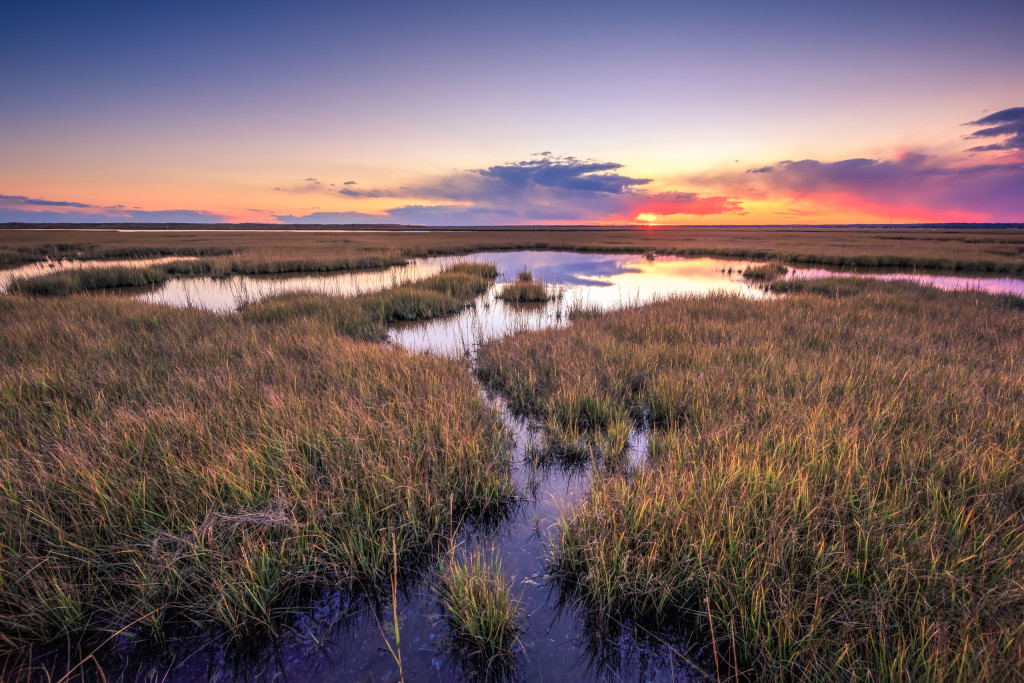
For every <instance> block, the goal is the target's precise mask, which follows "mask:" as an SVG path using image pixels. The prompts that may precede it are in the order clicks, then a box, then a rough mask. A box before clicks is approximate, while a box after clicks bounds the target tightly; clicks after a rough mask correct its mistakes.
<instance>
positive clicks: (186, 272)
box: [9, 251, 406, 296]
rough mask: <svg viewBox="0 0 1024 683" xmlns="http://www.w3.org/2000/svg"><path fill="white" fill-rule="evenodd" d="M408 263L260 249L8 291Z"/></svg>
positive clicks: (68, 290) (51, 279) (57, 276)
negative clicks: (282, 252) (274, 251)
mask: <svg viewBox="0 0 1024 683" xmlns="http://www.w3.org/2000/svg"><path fill="white" fill-rule="evenodd" d="M404 263H406V260H405V258H404V257H402V256H401V255H399V254H396V253H393V252H381V253H371V254H355V253H347V254H341V255H339V254H332V255H308V254H303V255H293V256H290V257H289V256H287V255H285V256H282V255H281V254H274V253H268V252H262V251H254V252H247V253H246V254H245V255H233V256H217V257H208V258H199V259H195V260H187V261H186V260H182V261H170V262H168V263H160V264H153V265H148V266H108V267H98V268H75V269H70V270H63V271H58V272H54V273H45V274H43V275H34V276H29V277H18V278H14V279H12V281H11V284H10V286H9V290H10V291H11V292H13V293H18V294H34V295H42V296H58V295H67V294H75V293H78V292H83V291H88V290H95V289H110V288H116V287H142V286H148V285H154V284H160V283H162V282H163V281H164V280H166V279H167V278H168V277H195V276H204V277H215V278H219V277H229V276H231V275H271V274H282V273H308V272H316V273H324V272H334V271H343V270H360V269H374V268H387V267H389V266H394V265H402V264H404Z"/></svg>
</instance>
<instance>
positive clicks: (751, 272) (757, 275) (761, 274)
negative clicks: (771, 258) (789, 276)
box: [743, 262, 789, 282]
mask: <svg viewBox="0 0 1024 683" xmlns="http://www.w3.org/2000/svg"><path fill="white" fill-rule="evenodd" d="M788 272H789V268H787V267H786V266H784V265H782V264H781V263H776V262H772V263H765V264H764V265H760V266H747V267H746V269H745V270H744V271H743V277H745V278H747V279H748V280H757V281H761V282H771V281H772V280H778V279H779V278H780V277H784V276H785V275H786V273H788Z"/></svg>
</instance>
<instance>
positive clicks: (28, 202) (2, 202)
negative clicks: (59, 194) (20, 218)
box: [0, 194, 100, 209]
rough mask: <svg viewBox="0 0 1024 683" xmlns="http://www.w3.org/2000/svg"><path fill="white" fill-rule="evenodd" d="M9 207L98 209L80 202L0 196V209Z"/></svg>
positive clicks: (9, 195)
mask: <svg viewBox="0 0 1024 683" xmlns="http://www.w3.org/2000/svg"><path fill="white" fill-rule="evenodd" d="M11 206H67V207H69V208H76V209H95V208H100V207H96V206H93V205H92V204H83V203H82V202H60V201H51V200H49V199H32V198H30V197H25V196H22V195H12V194H0V207H3V208H7V207H11Z"/></svg>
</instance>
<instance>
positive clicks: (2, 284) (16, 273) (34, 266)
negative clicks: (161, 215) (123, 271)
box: [0, 256, 196, 292]
mask: <svg viewBox="0 0 1024 683" xmlns="http://www.w3.org/2000/svg"><path fill="white" fill-rule="evenodd" d="M195 260H196V257H194V256H162V257H160V258H147V259H138V258H133V259H117V260H96V259H86V260H78V259H47V260H45V261H36V262H35V263H26V264H25V265H23V266H18V267H17V268H8V269H7V270H0V292H6V291H7V287H8V286H10V284H11V280H13V279H15V278H22V277H38V276H40V275H50V274H51V273H59V272H61V271H65V270H82V269H93V268H144V267H145V266H155V265H159V264H161V263H171V262H180V261H195Z"/></svg>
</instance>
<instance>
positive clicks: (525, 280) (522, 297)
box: [498, 270, 550, 304]
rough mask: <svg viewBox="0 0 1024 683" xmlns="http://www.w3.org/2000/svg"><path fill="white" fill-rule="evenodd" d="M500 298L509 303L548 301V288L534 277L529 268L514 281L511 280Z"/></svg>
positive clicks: (503, 288) (502, 290) (502, 289)
mask: <svg viewBox="0 0 1024 683" xmlns="http://www.w3.org/2000/svg"><path fill="white" fill-rule="evenodd" d="M498 298H499V299H501V300H502V301H508V302H509V303H517V304H520V303H536V302H542V301H547V300H548V299H549V298H550V297H549V296H548V290H547V288H546V287H545V286H544V283H543V282H540V281H539V280H534V279H533V273H531V272H530V271H529V270H524V271H522V272H520V273H519V274H518V275H517V276H516V279H515V281H514V282H509V283H508V284H506V285H505V286H504V287H502V288H501V291H500V292H498Z"/></svg>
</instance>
